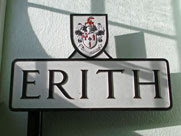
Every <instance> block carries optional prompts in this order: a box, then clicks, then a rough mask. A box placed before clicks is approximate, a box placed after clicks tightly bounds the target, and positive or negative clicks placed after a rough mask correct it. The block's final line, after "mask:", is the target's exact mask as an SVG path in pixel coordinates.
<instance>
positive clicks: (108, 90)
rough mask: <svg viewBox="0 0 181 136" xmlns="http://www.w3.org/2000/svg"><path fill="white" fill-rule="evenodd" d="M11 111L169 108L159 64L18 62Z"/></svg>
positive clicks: (165, 73) (164, 69) (166, 80)
mask: <svg viewBox="0 0 181 136" xmlns="http://www.w3.org/2000/svg"><path fill="white" fill-rule="evenodd" d="M11 79H12V80H11V94H10V108H11V109H12V110H15V111H16V110H42V109H44V110H56V109H57V110H60V109H62V110H65V109H67V110H70V109H71V110H72V109H79V110H80V109H169V108H170V107H171V105H172V104H171V94H170V93H171V92H170V89H171V88H170V76H169V67H168V62H167V61H166V60H164V59H95V60H94V59H92V60H84V59H73V60H68V59H19V60H15V61H14V62H13V66H12V75H11Z"/></svg>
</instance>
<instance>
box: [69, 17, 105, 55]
mask: <svg viewBox="0 0 181 136" xmlns="http://www.w3.org/2000/svg"><path fill="white" fill-rule="evenodd" d="M70 24H71V40H72V44H73V46H74V48H75V49H76V50H77V51H78V52H79V53H80V54H81V55H83V56H85V57H89V58H91V57H96V56H98V55H99V54H101V52H103V51H104V49H105V47H106V46H107V42H108V24H107V14H71V16H70Z"/></svg>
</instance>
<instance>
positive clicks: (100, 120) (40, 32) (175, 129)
mask: <svg viewBox="0 0 181 136" xmlns="http://www.w3.org/2000/svg"><path fill="white" fill-rule="evenodd" d="M72 13H107V14H108V20H109V21H108V22H109V43H108V46H107V48H106V50H107V52H108V53H109V54H110V55H111V56H112V57H113V58H166V59H167V60H168V61H169V64H170V72H171V86H172V94H173V108H172V109H171V110H169V111H60V112H44V117H43V136H70V135H74V136H85V135H86V136H180V135H181V116H180V113H181V106H180V105H181V99H180V96H181V90H180V88H181V84H180V82H181V64H180V62H181V38H180V37H181V2H180V0H53V1H52V0H7V9H6V20H5V32H4V43H3V58H2V72H1V80H0V81H1V82H0V83H1V84H0V87H1V88H0V91H1V94H2V96H1V99H2V100H3V104H1V105H0V135H2V136H12V135H14V136H26V131H27V129H26V127H27V113H26V112H20V113H19V112H11V111H10V110H9V108H8V103H9V90H10V72H11V63H12V61H13V60H14V59H16V58H67V57H68V56H69V55H70V54H71V53H72V52H73V51H74V48H73V46H72V44H71V41H70V14H72ZM37 67H38V66H37Z"/></svg>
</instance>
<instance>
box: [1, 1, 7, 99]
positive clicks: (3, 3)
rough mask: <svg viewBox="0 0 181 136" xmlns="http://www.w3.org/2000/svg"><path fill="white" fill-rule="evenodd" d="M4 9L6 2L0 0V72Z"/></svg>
mask: <svg viewBox="0 0 181 136" xmlns="http://www.w3.org/2000/svg"><path fill="white" fill-rule="evenodd" d="M5 9H6V0H0V70H1V60H2V44H3V31H4V18H5ZM0 93H1V92H0ZM0 102H1V99H0Z"/></svg>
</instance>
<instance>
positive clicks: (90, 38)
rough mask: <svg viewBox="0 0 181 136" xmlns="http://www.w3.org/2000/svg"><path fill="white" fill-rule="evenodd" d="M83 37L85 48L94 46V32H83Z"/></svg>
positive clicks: (95, 40) (95, 38)
mask: <svg viewBox="0 0 181 136" xmlns="http://www.w3.org/2000/svg"><path fill="white" fill-rule="evenodd" d="M83 37H84V38H83V43H84V45H85V46H86V47H87V48H89V49H91V48H94V47H95V46H96V44H97V35H96V34H95V33H90V34H85V36H83Z"/></svg>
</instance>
